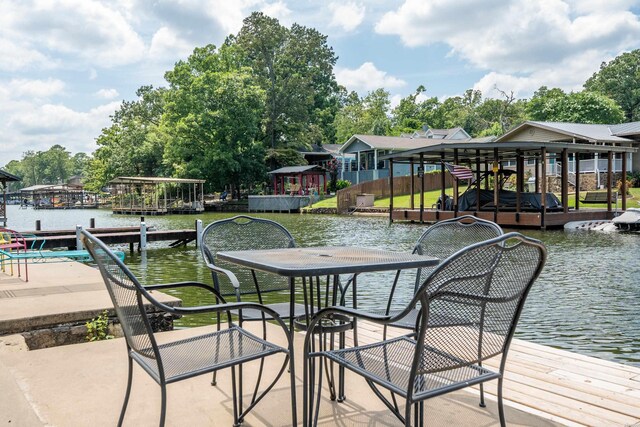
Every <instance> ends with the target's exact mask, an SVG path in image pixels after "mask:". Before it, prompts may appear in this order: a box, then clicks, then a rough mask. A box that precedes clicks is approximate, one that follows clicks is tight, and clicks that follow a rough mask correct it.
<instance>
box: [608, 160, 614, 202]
mask: <svg viewBox="0 0 640 427" xmlns="http://www.w3.org/2000/svg"><path fill="white" fill-rule="evenodd" d="M612 185H613V153H612V152H611V151H607V211H608V212H611V210H612V209H611V193H612V191H611V190H612V189H611V186H612Z"/></svg>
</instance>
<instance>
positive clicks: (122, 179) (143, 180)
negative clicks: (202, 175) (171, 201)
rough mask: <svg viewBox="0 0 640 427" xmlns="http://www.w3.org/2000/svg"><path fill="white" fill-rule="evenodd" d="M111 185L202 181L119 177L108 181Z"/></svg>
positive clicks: (201, 180)
mask: <svg viewBox="0 0 640 427" xmlns="http://www.w3.org/2000/svg"><path fill="white" fill-rule="evenodd" d="M109 182H110V183H111V184H135V183H138V184H146V183H151V184H160V183H173V184H204V183H205V182H206V180H204V179H192V178H165V177H159V176H119V177H117V178H115V179H112V180H111V181H109Z"/></svg>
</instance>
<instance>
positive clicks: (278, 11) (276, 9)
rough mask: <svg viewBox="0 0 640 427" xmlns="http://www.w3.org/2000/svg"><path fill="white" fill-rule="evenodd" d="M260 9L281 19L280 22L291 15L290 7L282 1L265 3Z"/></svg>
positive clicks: (287, 19)
mask: <svg viewBox="0 0 640 427" xmlns="http://www.w3.org/2000/svg"><path fill="white" fill-rule="evenodd" d="M260 10H261V11H262V12H263V13H264V14H266V15H268V16H270V17H272V18H276V19H277V20H279V21H281V23H283V22H282V21H287V22H288V21H289V18H290V17H291V9H289V7H288V6H287V4H286V3H285V2H283V1H277V2H275V3H270V4H265V5H264V6H262V8H261V9H260Z"/></svg>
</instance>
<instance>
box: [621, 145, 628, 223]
mask: <svg viewBox="0 0 640 427" xmlns="http://www.w3.org/2000/svg"><path fill="white" fill-rule="evenodd" d="M620 192H621V193H622V195H621V196H622V210H623V211H626V210H627V153H622V181H621V185H620Z"/></svg>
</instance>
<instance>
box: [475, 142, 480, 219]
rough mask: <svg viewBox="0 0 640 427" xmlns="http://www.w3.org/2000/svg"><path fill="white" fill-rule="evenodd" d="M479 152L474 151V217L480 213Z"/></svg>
mask: <svg viewBox="0 0 640 427" xmlns="http://www.w3.org/2000/svg"><path fill="white" fill-rule="evenodd" d="M480 175H481V172H480V150H476V215H477V214H478V212H480V191H481V188H480Z"/></svg>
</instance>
